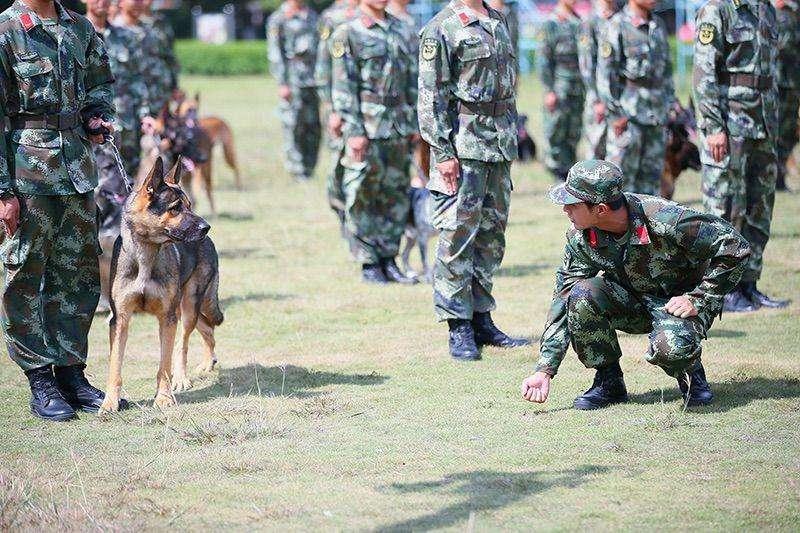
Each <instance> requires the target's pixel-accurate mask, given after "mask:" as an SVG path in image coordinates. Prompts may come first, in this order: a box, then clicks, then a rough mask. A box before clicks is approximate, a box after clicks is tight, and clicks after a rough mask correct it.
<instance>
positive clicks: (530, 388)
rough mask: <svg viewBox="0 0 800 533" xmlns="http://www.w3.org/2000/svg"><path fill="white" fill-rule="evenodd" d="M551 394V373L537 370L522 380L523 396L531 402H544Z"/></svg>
mask: <svg viewBox="0 0 800 533" xmlns="http://www.w3.org/2000/svg"><path fill="white" fill-rule="evenodd" d="M549 394H550V374H547V373H546V372H536V373H535V374H534V375H532V376H529V377H527V378H525V380H524V381H523V382H522V397H523V398H525V399H526V400H528V401H529V402H534V403H544V402H545V401H547V396H548V395H549Z"/></svg>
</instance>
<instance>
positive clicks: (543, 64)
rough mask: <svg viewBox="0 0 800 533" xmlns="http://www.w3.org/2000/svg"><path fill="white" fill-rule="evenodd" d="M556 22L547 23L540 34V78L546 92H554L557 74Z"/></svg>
mask: <svg viewBox="0 0 800 533" xmlns="http://www.w3.org/2000/svg"><path fill="white" fill-rule="evenodd" d="M553 24H554V22H552V21H549V20H548V21H546V22H545V23H544V24H543V25H542V30H541V32H539V36H540V39H541V43H540V46H539V76H540V77H541V79H542V85H543V86H544V92H546V93H550V92H553V86H554V85H555V73H556V56H555V43H554V42H553V29H552V26H553Z"/></svg>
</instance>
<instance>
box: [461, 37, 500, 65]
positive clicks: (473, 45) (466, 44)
mask: <svg viewBox="0 0 800 533" xmlns="http://www.w3.org/2000/svg"><path fill="white" fill-rule="evenodd" d="M491 56H492V50H491V49H490V48H489V45H488V44H486V43H485V42H483V41H482V40H480V39H472V40H467V41H463V42H462V43H461V46H460V47H459V49H458V59H459V60H460V61H462V62H467V61H477V60H478V59H486V58H487V57H491Z"/></svg>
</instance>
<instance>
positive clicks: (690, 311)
mask: <svg viewBox="0 0 800 533" xmlns="http://www.w3.org/2000/svg"><path fill="white" fill-rule="evenodd" d="M664 310H665V311H666V312H667V313H669V314H671V315H672V316H676V317H678V318H689V317H690V316H697V309H696V308H695V307H694V304H693V303H692V300H690V299H689V297H687V296H673V297H672V298H670V300H669V301H668V302H667V305H665V306H664Z"/></svg>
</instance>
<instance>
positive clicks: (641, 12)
mask: <svg viewBox="0 0 800 533" xmlns="http://www.w3.org/2000/svg"><path fill="white" fill-rule="evenodd" d="M628 8H629V9H630V10H631V13H633V14H634V15H635V16H636V17H638V18H640V19H642V20H650V11H648V10H647V9H644V8H643V7H640V6H639V5H637V4H636V2H634V1H633V0H630V1H629V2H628Z"/></svg>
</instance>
